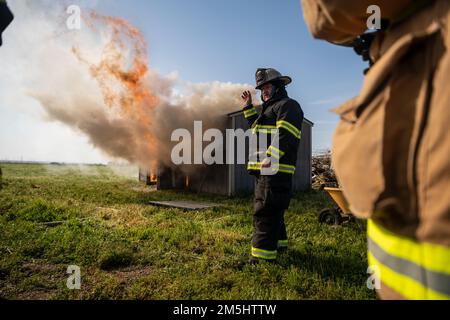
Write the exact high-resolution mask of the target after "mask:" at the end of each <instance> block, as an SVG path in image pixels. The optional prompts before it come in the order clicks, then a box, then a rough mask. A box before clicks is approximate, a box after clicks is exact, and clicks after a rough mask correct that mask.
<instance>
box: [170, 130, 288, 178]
mask: <svg viewBox="0 0 450 320" xmlns="http://www.w3.org/2000/svg"><path fill="white" fill-rule="evenodd" d="M256 133H257V134H256ZM171 141H172V142H178V143H177V144H176V145H175V146H174V147H173V148H172V152H171V160H172V163H173V164H175V165H182V164H187V165H191V164H207V165H212V164H245V163H246V159H247V158H248V162H249V163H254V164H255V165H257V166H259V165H261V167H260V169H259V170H261V174H262V175H274V174H276V173H277V172H278V170H279V159H278V158H277V157H273V156H270V155H269V154H268V153H267V151H268V150H269V147H270V148H271V149H272V150H279V135H278V130H277V129H276V128H270V129H267V128H258V126H257V127H255V128H252V129H248V130H245V131H244V130H243V129H226V130H225V136H224V133H223V131H222V130H219V129H216V128H210V129H207V130H205V132H203V123H202V121H194V130H193V135H192V134H191V132H190V131H189V130H188V129H183V128H179V129H176V130H174V131H173V132H172V135H171ZM205 142H206V143H208V144H207V145H206V146H204V144H205ZM247 142H248V143H247ZM269 142H270V143H269Z"/></svg>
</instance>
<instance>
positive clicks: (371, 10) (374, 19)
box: [366, 4, 381, 30]
mask: <svg viewBox="0 0 450 320" xmlns="http://www.w3.org/2000/svg"><path fill="white" fill-rule="evenodd" d="M366 13H368V14H370V16H369V18H368V19H367V29H370V30H380V29H381V8H380V7H379V6H377V5H375V4H374V5H371V6H368V7H367V11H366Z"/></svg>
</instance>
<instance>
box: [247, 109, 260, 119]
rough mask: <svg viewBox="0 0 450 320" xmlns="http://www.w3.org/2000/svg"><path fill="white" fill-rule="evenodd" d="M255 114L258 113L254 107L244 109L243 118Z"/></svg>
mask: <svg viewBox="0 0 450 320" xmlns="http://www.w3.org/2000/svg"><path fill="white" fill-rule="evenodd" d="M256 114H258V113H257V112H256V109H255V108H251V109H247V110H244V117H245V118H250V117H251V116H254V115H256Z"/></svg>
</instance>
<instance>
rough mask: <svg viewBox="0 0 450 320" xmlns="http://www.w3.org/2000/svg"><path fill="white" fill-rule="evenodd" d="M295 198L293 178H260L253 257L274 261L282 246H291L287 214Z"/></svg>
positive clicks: (257, 179) (284, 176)
mask: <svg viewBox="0 0 450 320" xmlns="http://www.w3.org/2000/svg"><path fill="white" fill-rule="evenodd" d="M291 196H292V175H288V174H284V173H278V174H276V175H274V176H262V175H259V176H257V177H256V186H255V200H254V214H253V238H252V256H253V257H254V258H258V259H265V260H274V259H276V257H277V250H278V248H280V247H287V245H288V239H287V233H286V225H285V223H284V211H285V210H286V209H287V208H288V207H289V203H290V200H291Z"/></svg>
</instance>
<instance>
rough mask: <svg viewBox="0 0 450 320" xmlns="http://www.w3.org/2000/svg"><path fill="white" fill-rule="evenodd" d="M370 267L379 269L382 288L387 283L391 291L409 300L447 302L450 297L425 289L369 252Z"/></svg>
mask: <svg viewBox="0 0 450 320" xmlns="http://www.w3.org/2000/svg"><path fill="white" fill-rule="evenodd" d="M368 260H369V266H377V267H378V268H379V272H380V273H379V276H380V280H381V282H382V283H381V288H382V286H383V284H384V283H385V284H386V285H388V286H389V287H390V288H391V289H393V290H395V291H396V292H398V293H399V294H401V295H402V296H403V297H405V298H407V299H414V300H422V299H433V300H446V299H450V296H447V295H445V294H441V293H439V292H436V291H434V290H431V289H429V288H425V287H424V286H423V285H421V284H420V283H419V282H417V281H414V280H413V279H411V278H409V277H407V276H405V275H403V274H401V273H398V272H396V271H394V270H392V269H390V268H388V267H387V266H385V265H383V264H382V263H381V262H379V261H378V260H377V259H376V258H375V257H374V256H373V255H372V254H371V253H370V251H369V252H368Z"/></svg>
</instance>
